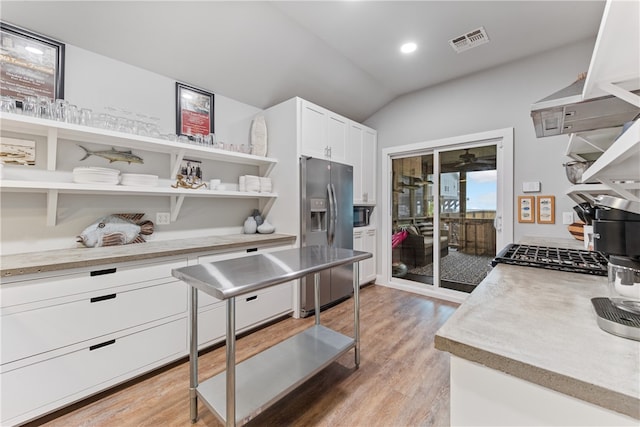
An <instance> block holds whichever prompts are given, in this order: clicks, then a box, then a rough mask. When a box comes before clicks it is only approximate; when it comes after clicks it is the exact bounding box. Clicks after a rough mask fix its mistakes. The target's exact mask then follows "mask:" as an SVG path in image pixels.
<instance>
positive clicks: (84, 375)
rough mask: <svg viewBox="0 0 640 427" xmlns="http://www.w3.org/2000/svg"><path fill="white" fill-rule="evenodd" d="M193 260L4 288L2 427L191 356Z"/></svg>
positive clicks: (44, 278)
mask: <svg viewBox="0 0 640 427" xmlns="http://www.w3.org/2000/svg"><path fill="white" fill-rule="evenodd" d="M185 265H187V261H186V259H172V260H166V261H161V262H137V263H128V264H116V265H113V266H109V267H107V268H105V267H100V268H99V269H96V270H87V269H85V270H82V271H62V272H57V274H46V275H41V276H38V277H20V276H16V277H14V278H12V279H10V280H8V279H3V283H2V287H0V294H1V296H2V298H0V301H1V302H0V316H2V324H1V329H2V350H1V351H2V352H1V357H2V358H1V360H0V369H1V371H0V385H1V388H2V397H1V399H2V402H1V407H2V419H1V421H0V423H1V424H2V425H13V424H19V423H22V422H25V421H28V420H30V419H33V418H35V417H37V416H40V415H43V414H45V413H47V412H50V411H52V410H55V409H57V408H59V407H61V406H64V405H66V404H69V403H72V402H74V401H77V400H79V399H82V398H84V397H86V396H89V395H91V394H93V393H96V392H98V391H101V390H104V389H105V388H108V387H110V386H113V385H116V384H118V383H120V382H123V381H126V380H128V379H130V378H133V377H135V376H137V375H140V374H142V373H144V372H147V371H149V370H151V369H153V368H156V367H159V366H162V365H164V364H166V363H169V362H171V361H173V360H176V359H178V358H180V357H182V356H184V355H185V354H186V352H187V339H186V338H187V335H186V331H187V309H188V298H187V289H186V286H185V285H184V284H183V283H181V282H179V281H178V280H176V279H175V278H174V277H173V276H171V270H172V269H173V268H179V267H183V266H185Z"/></svg>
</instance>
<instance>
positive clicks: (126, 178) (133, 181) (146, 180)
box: [120, 173, 158, 187]
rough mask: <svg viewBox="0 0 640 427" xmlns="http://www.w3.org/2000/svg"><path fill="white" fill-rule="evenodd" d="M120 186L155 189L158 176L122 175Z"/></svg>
mask: <svg viewBox="0 0 640 427" xmlns="http://www.w3.org/2000/svg"><path fill="white" fill-rule="evenodd" d="M120 184H122V185H132V186H138V187H155V186H156V185H158V175H145V174H142V173H123V174H122V179H121V180H120Z"/></svg>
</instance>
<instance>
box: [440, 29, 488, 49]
mask: <svg viewBox="0 0 640 427" xmlns="http://www.w3.org/2000/svg"><path fill="white" fill-rule="evenodd" d="M485 43H489V36H488V35H487V32H486V31H485V29H484V27H480V28H478V29H477V30H473V31H469V32H468V33H466V34H463V35H461V36H458V37H455V38H453V39H451V40H449V44H450V45H451V47H452V48H453V50H455V51H456V52H457V53H460V52H464V51H465V50H469V49H471V48H473V47H476V46H480V45H481V44H485Z"/></svg>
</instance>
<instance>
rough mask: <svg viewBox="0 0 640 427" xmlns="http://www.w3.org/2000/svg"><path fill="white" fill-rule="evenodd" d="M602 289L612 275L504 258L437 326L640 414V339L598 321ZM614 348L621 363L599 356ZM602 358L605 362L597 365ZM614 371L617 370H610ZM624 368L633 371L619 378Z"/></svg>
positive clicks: (464, 350) (565, 389)
mask: <svg viewBox="0 0 640 427" xmlns="http://www.w3.org/2000/svg"><path fill="white" fill-rule="evenodd" d="M521 243H526V244H532V245H540V246H555V247H567V248H576V249H578V248H580V246H581V244H582V242H577V241H575V242H574V241H572V240H568V239H554V238H524V239H523V241H522V242H521ZM603 293H604V294H603ZM595 296H606V277H602V276H592V275H585V274H579V273H565V272H557V271H552V270H545V269H532V268H530V267H521V266H512V265H504V264H499V265H497V266H496V267H495V268H494V269H493V270H492V271H491V272H490V273H489V275H488V276H487V277H486V278H485V279H484V280H483V281H482V282H481V283H480V285H478V287H477V288H476V289H475V290H474V292H473V293H472V294H470V295H469V297H468V298H467V300H466V301H465V302H464V303H463V304H462V305H461V306H460V307H459V308H458V310H456V312H455V313H454V314H453V316H451V317H450V318H449V320H448V321H447V322H445V324H444V325H443V326H442V327H441V328H440V330H438V332H437V333H436V336H435V339H434V345H435V348H436V349H438V350H441V351H446V352H448V353H450V354H451V355H453V356H456V357H459V358H462V359H465V360H468V361H471V362H474V363H478V364H480V365H483V366H486V367H488V368H490V369H494V370H496V371H500V372H504V373H506V374H509V375H512V376H514V377H516V378H520V379H523V380H526V381H529V382H531V383H534V384H538V385H540V386H543V387H545V388H548V389H551V390H554V391H557V392H560V393H563V394H565V395H568V396H572V397H575V398H578V399H580V400H583V401H585V402H589V403H592V404H594V405H597V406H600V407H602V408H605V409H608V410H611V411H614V412H617V413H620V414H623V415H627V416H629V417H632V418H634V419H636V420H640V390H639V387H638V385H637V384H636V379H637V378H640V374H639V373H638V371H637V368H634V366H637V365H636V363H635V362H634V361H633V360H637V357H638V355H640V343H638V342H637V341H633V340H629V339H626V338H621V337H616V336H614V335H611V334H609V333H607V332H604V331H602V330H601V329H600V328H599V327H598V325H597V322H596V316H595V312H593V308H592V306H591V302H590V298H592V297H595ZM522 310H527V311H522ZM576 322H578V323H576ZM523 331H527V332H526V333H523ZM567 338H569V340H568V341H566V339H567ZM540 343H545V346H544V347H540ZM549 352H551V353H549ZM611 352H619V353H618V354H620V357H621V359H620V361H619V362H617V363H618V365H615V366H613V365H611V366H608V365H606V360H607V359H606V358H605V359H601V357H600V356H598V355H599V354H601V353H602V354H605V355H606V354H608V353H611ZM575 357H578V358H579V359H574V358H575ZM573 360H576V361H577V360H580V361H581V363H574V362H573ZM602 363H605V365H604V366H603V365H602ZM598 366H599V367H601V368H602V369H600V370H599V371H598V372H593V370H597V367H598ZM607 375H614V377H610V376H609V377H606V379H605V378H603V377H604V376H607ZM617 375H627V376H626V377H625V381H617V380H615V378H617Z"/></svg>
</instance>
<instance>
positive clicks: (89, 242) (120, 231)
mask: <svg viewBox="0 0 640 427" xmlns="http://www.w3.org/2000/svg"><path fill="white" fill-rule="evenodd" d="M143 216H144V214H143V213H138V214H113V215H108V216H105V217H102V218H100V219H98V220H97V221H96V222H95V223H93V224H91V225H90V226H88V227H87V228H85V229H84V231H83V232H82V233H81V234H80V235H79V236H78V240H77V242H78V243H82V244H83V245H85V246H86V247H88V248H96V247H100V246H118V245H127V244H129V243H143V242H144V241H145V240H144V238H143V237H142V235H146V236H148V235H149V234H152V233H153V222H151V221H149V220H146V221H140V220H141V219H142V217H143Z"/></svg>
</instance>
